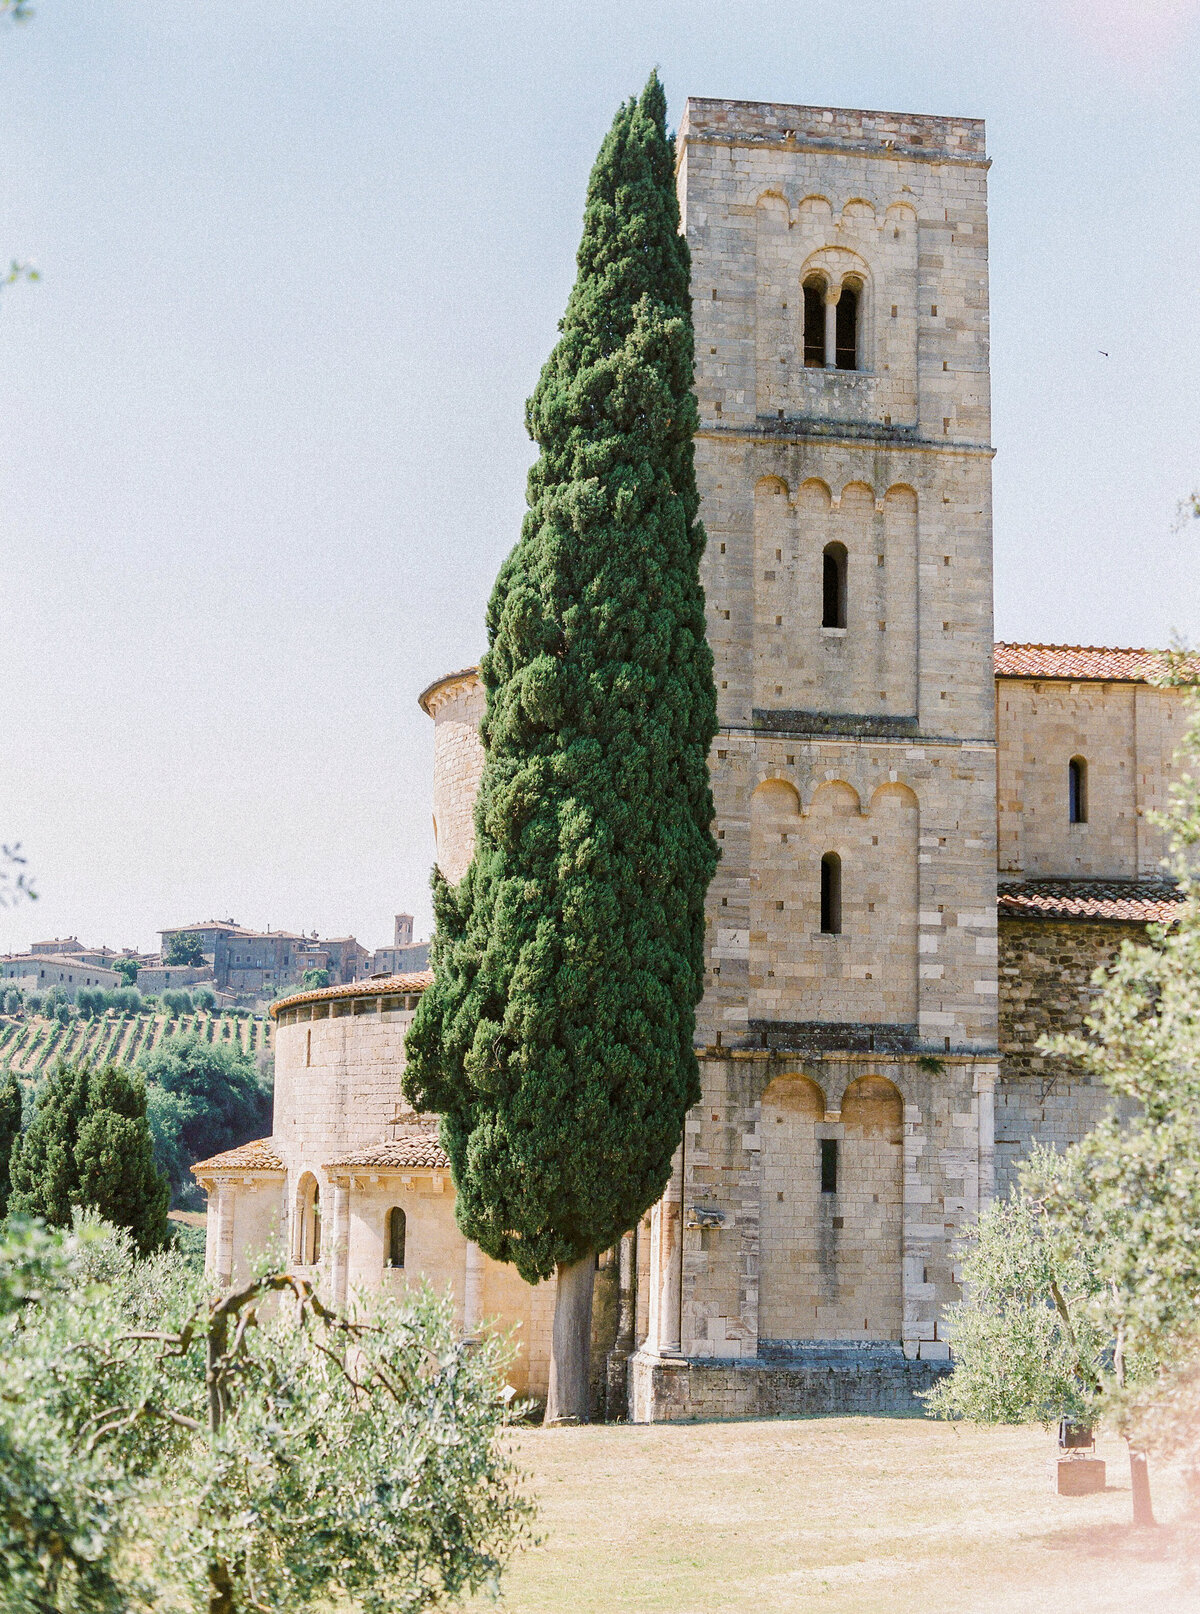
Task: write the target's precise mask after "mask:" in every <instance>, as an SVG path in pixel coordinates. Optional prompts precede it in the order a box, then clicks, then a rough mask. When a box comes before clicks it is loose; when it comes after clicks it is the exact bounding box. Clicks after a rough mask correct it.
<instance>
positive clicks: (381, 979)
mask: <svg viewBox="0 0 1200 1614" xmlns="http://www.w3.org/2000/svg"><path fill="white" fill-rule="evenodd" d="M385 951H386V949H385ZM432 980H433V971H432V970H412V971H410V972H409V973H408V974H407V975H372V976H371V977H370V978H369V979H368V980H365V981H351V982H350V983H349V984H348V985H346V986H314V987H313V988H312V990H311V991H310V992H293V993H291V994H290V996H288V997H286V998H277V999H276V1000H275V1002H274V1003H272V1005H271V1007H270V1009H269V1010H268V1011H267V1012H268V1014H270V1016H271V1018H272V1019H273V1020H274V1019H275V1018H277V1016H278V1014H279V1011H280V1009H294V1008H295V1007H296V1006H297V1004H300V1003H324V1002H327V1001H328V999H330V998H377V997H388V996H389V995H390V994H392V993H394V992H423V991H424V990H425V988H426V987H427V986H428V985H429V984H430V982H431V981H432Z"/></svg>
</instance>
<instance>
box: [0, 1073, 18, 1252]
mask: <svg viewBox="0 0 1200 1614" xmlns="http://www.w3.org/2000/svg"><path fill="white" fill-rule="evenodd" d="M20 1136H21V1084H20V1082H19V1081H18V1080H17V1078H16V1075H15V1073H14V1071H13V1068H12V1066H11V1065H10V1066H9V1067H8V1069H7V1070H5V1072H4V1073H3V1075H2V1076H0V1221H3V1219H4V1217H5V1216H6V1215H7V1213H8V1196H9V1193H10V1192H11V1190H12V1179H11V1177H10V1175H9V1168H10V1166H11V1163H12V1152H13V1147H14V1145H15V1144H16V1141H17V1139H18V1138H19V1137H20Z"/></svg>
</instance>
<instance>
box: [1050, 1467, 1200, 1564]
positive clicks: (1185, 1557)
mask: <svg viewBox="0 0 1200 1614" xmlns="http://www.w3.org/2000/svg"><path fill="white" fill-rule="evenodd" d="M1109 1488H1110V1489H1115V1487H1109ZM1033 1539H1034V1540H1036V1541H1037V1543H1038V1544H1039V1545H1040V1546H1043V1547H1045V1548H1046V1549H1047V1551H1049V1552H1066V1553H1071V1554H1072V1555H1074V1556H1076V1557H1079V1558H1091V1559H1103V1560H1106V1561H1107V1562H1109V1563H1131V1564H1132V1563H1144V1564H1150V1563H1156V1564H1178V1565H1180V1566H1181V1567H1184V1566H1186V1567H1190V1568H1192V1569H1200V1527H1198V1525H1197V1521H1196V1519H1195V1518H1194V1517H1193V1518H1191V1519H1182V1520H1180V1521H1179V1522H1178V1523H1175V1524H1159V1525H1155V1526H1153V1527H1149V1526H1146V1525H1139V1524H1111V1523H1106V1524H1079V1525H1074V1526H1072V1527H1071V1528H1068V1529H1065V1530H1052V1531H1050V1532H1048V1533H1047V1534H1046V1535H1041V1536H1036V1537H1034V1538H1033Z"/></svg>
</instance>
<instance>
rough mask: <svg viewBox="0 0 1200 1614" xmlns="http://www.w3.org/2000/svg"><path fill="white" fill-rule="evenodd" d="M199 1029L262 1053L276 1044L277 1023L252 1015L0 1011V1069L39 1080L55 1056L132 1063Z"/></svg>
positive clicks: (207, 1037)
mask: <svg viewBox="0 0 1200 1614" xmlns="http://www.w3.org/2000/svg"><path fill="white" fill-rule="evenodd" d="M189 1031H191V1032H195V1033H196V1034H197V1035H198V1036H200V1037H202V1038H203V1039H204V1040H205V1042H234V1043H237V1044H238V1046H239V1047H241V1048H242V1049H243V1050H244V1051H245V1052H246V1053H248V1054H253V1055H256V1054H258V1053H260V1052H261V1051H262V1050H264V1049H268V1048H270V1046H271V1022H270V1021H269V1020H256V1019H254V1018H253V1017H251V1016H249V1015H245V1016H242V1015H232V1014H209V1013H207V1012H205V1011H204V1010H196V1011H194V1012H193V1013H191V1014H180V1015H174V1014H163V1013H158V1014H155V1013H149V1012H146V1011H141V1012H138V1013H126V1014H122V1013H119V1012H117V1011H116V1010H113V1009H109V1010H108V1011H107V1012H106V1013H105V1014H103V1015H101V1016H100V1017H99V1018H98V1019H95V1020H88V1019H84V1018H83V1017H82V1016H81V1017H79V1018H77V1019H71V1020H68V1021H67V1023H66V1024H65V1025H63V1024H61V1023H60V1022H59V1021H58V1020H57V1019H46V1018H45V1017H43V1016H42V1015H28V1016H26V1015H20V1014H19V1015H5V1014H0V1068H2V1067H4V1066H5V1065H11V1066H12V1068H13V1070H15V1071H16V1072H17V1074H18V1075H19V1076H21V1077H24V1078H25V1079H26V1080H31V1081H36V1080H37V1079H38V1078H39V1077H40V1076H41V1075H42V1073H43V1072H44V1071H45V1070H47V1069H48V1068H49V1066H50V1065H52V1064H53V1063H54V1062H55V1060H58V1059H67V1060H78V1059H88V1060H91V1061H92V1063H93V1064H107V1063H109V1062H110V1061H115V1062H118V1063H120V1064H123V1065H131V1064H132V1063H133V1062H134V1060H136V1059H137V1058H138V1057H139V1056H140V1055H141V1054H146V1053H149V1052H150V1050H151V1049H152V1048H154V1047H155V1046H156V1044H158V1043H159V1042H161V1041H162V1039H163V1038H164V1037H173V1036H176V1035H177V1034H178V1033H180V1032H189Z"/></svg>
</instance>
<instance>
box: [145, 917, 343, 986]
mask: <svg viewBox="0 0 1200 1614" xmlns="http://www.w3.org/2000/svg"><path fill="white" fill-rule="evenodd" d="M160 935H161V937H162V956H163V958H164V959H165V958H167V956H168V954H169V952H170V948H171V943H172V942H173V941H174V939H175V938H176V937H177V936H194V937H195V938H196V939H197V940H198V941H199V943H200V951H201V954H202V955H203V957H204V958H205V959H206V960H207V962H208V963H209V965H210V966H211V969H212V977H213V984H214V985H215V987H216V989H217V990H218V991H220V992H229V993H232V994H234V995H235V996H244V997H271V996H273V995H274V994H276V993H278V992H281V991H285V990H286V989H287V988H288V987H293V986H299V985H300V984H301V982H302V981H303V979H304V972H305V971H306V970H310V969H328V971H329V974H330V979H331V981H334V982H342V981H352V980H356V979H357V978H358V976H359V974H360V973H363V972H364V968H365V966H366V964H367V962H368V961H369V959H370V954H369V953H368V952H367V950H366V948H365V947H362V946H361V945H360V944H359V943H358V942H357V941H356V940H355V938H354V937H353V936H340V937H336V938H334V939H332V940H328V941H322V940H320V938H319V937H318V936H317V935H316V934H315V933H314V934H313V935H311V936H306V935H304V934H303V932H300V931H291V930H247V929H246V928H245V927H244V926H242V925H239V924H237V923H236V922H235V921H234V920H232V919H227V920H216V919H209V920H205V921H204V922H203V923H201V924H196V925H180V926H177V927H175V928H173V929H170V930H164V931H161V932H160Z"/></svg>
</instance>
